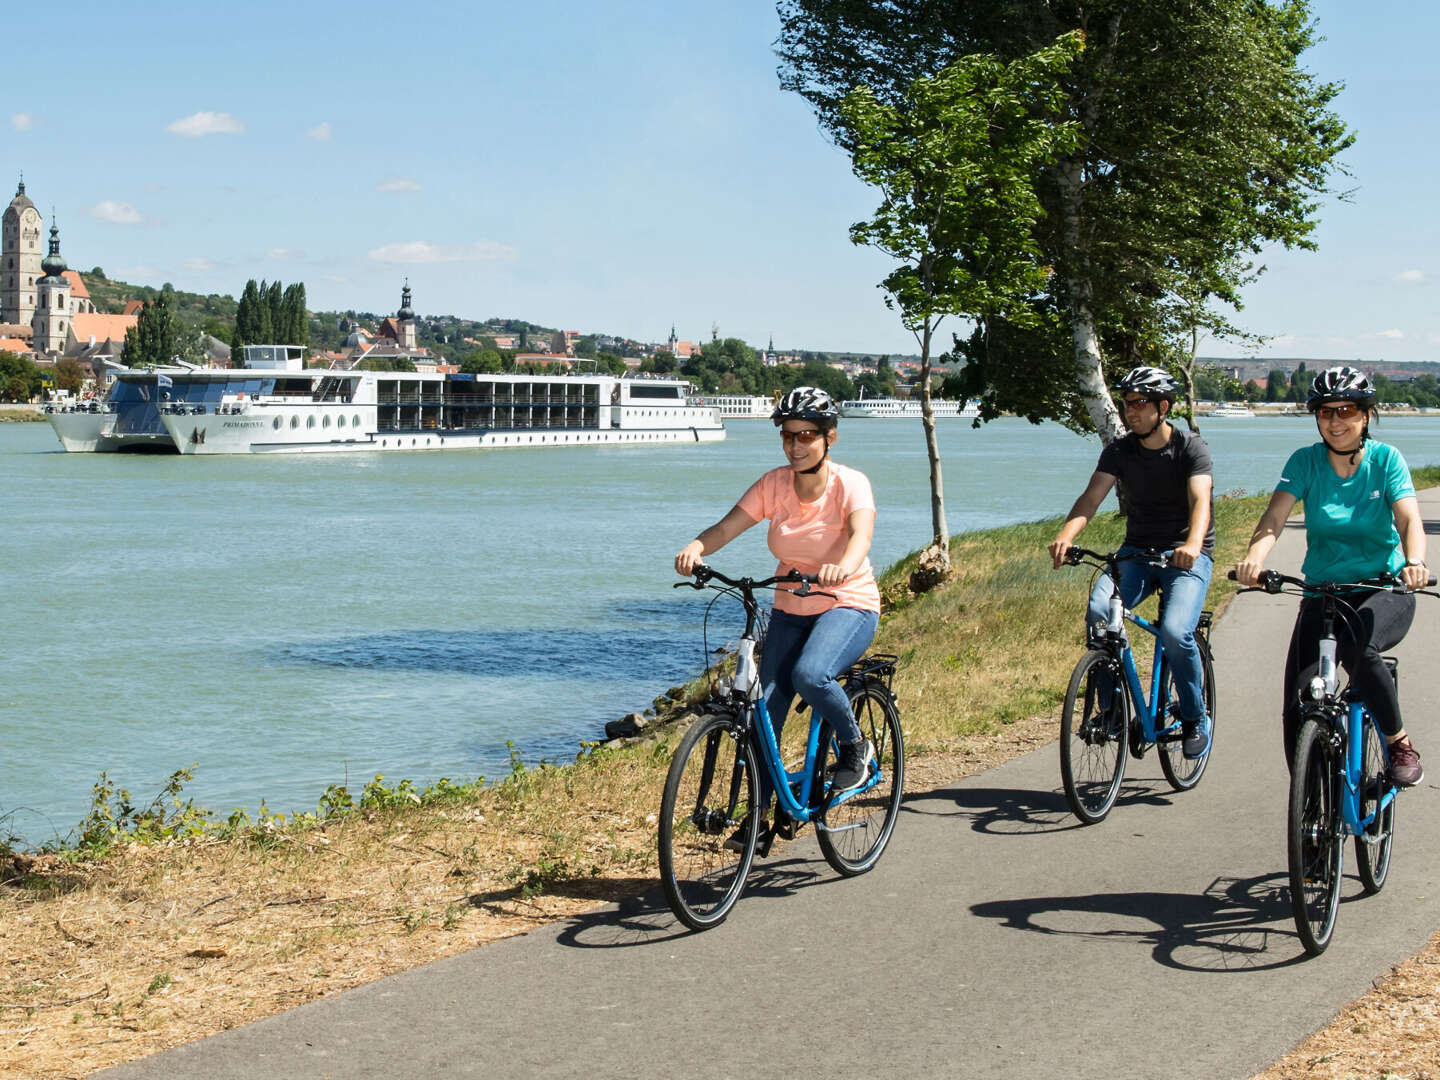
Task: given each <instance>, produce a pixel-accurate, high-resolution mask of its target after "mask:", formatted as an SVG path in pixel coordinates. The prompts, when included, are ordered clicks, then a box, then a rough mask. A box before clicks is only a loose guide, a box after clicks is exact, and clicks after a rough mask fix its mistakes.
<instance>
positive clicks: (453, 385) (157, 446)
mask: <svg viewBox="0 0 1440 1080" xmlns="http://www.w3.org/2000/svg"><path fill="white" fill-rule="evenodd" d="M244 356H245V360H246V364H247V366H246V367H244V368H200V367H193V366H181V367H164V368H153V369H146V370H141V369H135V370H130V369H122V370H121V371H119V372H118V373H117V374H116V376H115V381H114V383H113V384H112V386H111V389H110V393H109V395H108V397H107V398H106V399H105V400H104V401H100V402H92V403H86V404H85V405H84V406H82V407H75V408H70V409H61V408H59V407H57V408H56V409H55V410H54V411H52V412H50V413H48V414H47V416H46V419H47V420H49V421H50V425H51V427H52V428H53V429H54V430H55V433H56V435H57V436H58V437H59V439H60V442H61V445H62V446H64V447H65V449H66V450H70V451H77V452H84V451H116V450H122V451H123V450H161V451H165V452H168V453H175V452H179V453H182V454H266V453H291V454H294V453H334V452H338V451H347V450H359V451H390V450H456V449H467V448H491V447H519V446H586V445H590V446H595V445H645V444H655V443H693V442H717V441H719V440H721V439H724V438H725V425H724V423H723V421H722V420H721V418H720V413H719V410H718V409H716V408H714V407H712V406H706V405H704V404H702V403H701V402H700V399H699V398H698V397H696V396H694V395H692V394H691V392H690V385H689V384H688V383H686V382H683V381H681V380H678V379H648V378H642V379H630V378H625V379H620V378H616V377H615V376H613V375H465V374H444V373H422V372H381V371H338V370H331V369H326V368H305V367H304V366H303V365H304V350H303V349H301V348H299V347H298V346H285V345H247V346H245V347H244Z"/></svg>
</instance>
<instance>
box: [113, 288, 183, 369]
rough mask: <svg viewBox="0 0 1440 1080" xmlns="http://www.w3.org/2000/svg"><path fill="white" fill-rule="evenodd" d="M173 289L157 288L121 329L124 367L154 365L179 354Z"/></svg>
mask: <svg viewBox="0 0 1440 1080" xmlns="http://www.w3.org/2000/svg"><path fill="white" fill-rule="evenodd" d="M173 292H174V290H173V289H161V290H160V291H159V292H158V293H156V294H155V295H154V296H153V297H152V298H151V299H149V300H147V301H146V302H145V306H144V307H143V308H141V309H140V315H139V317H138V319H137V320H136V322H135V325H134V326H132V327H131V328H130V329H129V330H127V331H125V364H126V365H127V366H128V367H132V368H136V367H157V366H159V365H161V364H169V363H171V362H172V361H173V359H174V358H175V357H176V356H177V355H179V352H180V349H179V345H180V326H179V324H178V323H177V322H176V320H175V315H174V312H173V311H172V310H171V307H170V304H171V297H172V294H173Z"/></svg>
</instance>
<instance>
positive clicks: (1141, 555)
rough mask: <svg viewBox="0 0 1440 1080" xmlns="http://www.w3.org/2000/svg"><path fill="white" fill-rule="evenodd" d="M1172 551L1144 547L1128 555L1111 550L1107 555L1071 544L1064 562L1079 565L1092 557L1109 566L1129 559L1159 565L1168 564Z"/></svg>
mask: <svg viewBox="0 0 1440 1080" xmlns="http://www.w3.org/2000/svg"><path fill="white" fill-rule="evenodd" d="M1172 554H1173V552H1170V551H1161V550H1160V549H1158V548H1146V549H1145V550H1144V551H1132V552H1131V553H1130V554H1129V555H1121V554H1120V553H1119V552H1117V551H1112V552H1110V553H1109V554H1108V555H1107V554H1106V553H1105V552H1103V551H1091V550H1090V549H1089V548H1082V547H1077V546H1075V545H1073V544H1072V545H1071V546H1070V547H1069V548H1067V549H1066V551H1065V562H1066V564H1067V565H1069V566H1079V565H1080V561H1081V560H1082V559H1086V558H1089V559H1094V560H1095V561H1096V562H1101V563H1104V564H1105V565H1106V566H1109V565H1110V563H1111V562H1112V561H1114V562H1117V563H1118V562H1126V561H1128V560H1130V559H1151V560H1153V561H1155V562H1157V563H1160V564H1161V565H1168V564H1169V562H1170V556H1171V555H1172Z"/></svg>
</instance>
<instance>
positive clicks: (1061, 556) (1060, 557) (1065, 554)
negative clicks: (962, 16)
mask: <svg viewBox="0 0 1440 1080" xmlns="http://www.w3.org/2000/svg"><path fill="white" fill-rule="evenodd" d="M1073 547H1074V545H1073V544H1071V543H1070V541H1069V540H1051V541H1050V561H1051V562H1052V563H1053V564H1054V566H1053V567H1052V569H1055V570H1059V569H1060V567H1062V566H1064V565H1065V564H1066V563H1067V562H1071V561H1072V560H1071V559H1070V558H1069V555H1070V551H1071V549H1072V548H1073Z"/></svg>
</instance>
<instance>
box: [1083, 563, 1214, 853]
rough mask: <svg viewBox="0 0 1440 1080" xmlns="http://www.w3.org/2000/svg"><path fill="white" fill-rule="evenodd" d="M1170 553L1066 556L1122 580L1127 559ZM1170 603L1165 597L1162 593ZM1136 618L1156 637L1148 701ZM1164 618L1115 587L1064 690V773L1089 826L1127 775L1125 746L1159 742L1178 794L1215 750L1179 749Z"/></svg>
mask: <svg viewBox="0 0 1440 1080" xmlns="http://www.w3.org/2000/svg"><path fill="white" fill-rule="evenodd" d="M1168 554H1169V553H1168V552H1158V551H1145V552H1136V553H1134V554H1131V555H1120V554H1119V553H1116V552H1111V553H1110V554H1102V553H1100V552H1098V551H1088V550H1086V549H1085V548H1079V547H1072V548H1071V549H1070V550H1069V551H1068V552H1067V553H1066V556H1065V561H1066V562H1068V563H1069V564H1070V565H1072V566H1078V565H1082V564H1083V565H1087V566H1094V567H1095V568H1096V570H1097V571H1098V572H1099V573H1102V574H1108V575H1110V579H1111V581H1115V582H1118V581H1119V565H1120V563H1121V562H1123V561H1124V560H1126V559H1150V560H1152V561H1161V560H1163V559H1164V558H1165V557H1167V556H1168ZM1160 602H1161V604H1162V605H1163V604H1164V602H1165V601H1164V597H1163V596H1162V597H1161V600H1160ZM1210 619H1211V614H1210V612H1208V611H1202V612H1201V613H1200V621H1199V624H1198V625H1197V626H1196V628H1195V643H1196V645H1197V646H1199V649H1200V662H1201V667H1202V669H1203V672H1204V695H1205V708H1206V709H1207V710H1208V711H1209V714H1210V723H1211V729H1210V748H1211V749H1213V748H1214V745H1215V729H1214V723H1215V665H1214V662H1213V660H1212V658H1211V654H1210ZM1126 622H1130V623H1133V624H1134V625H1135V626H1138V627H1139V628H1140V629H1141V630H1144V631H1145V632H1146V633H1148V634H1150V635H1152V636H1153V637H1154V638H1155V656H1154V662H1153V663H1152V665H1151V669H1150V695H1149V697H1148V699H1147V697H1146V695H1145V687H1144V686H1143V685H1142V684H1141V680H1140V672H1139V670H1138V669H1137V668H1136V666H1135V654H1134V651H1133V650H1132V649H1131V647H1130V638H1129V635H1128V634H1127V633H1126V630H1125V623H1126ZM1159 622H1160V619H1159V616H1157V617H1156V619H1155V622H1153V623H1152V622H1150V621H1149V620H1148V619H1144V618H1142V617H1141V616H1139V615H1136V614H1135V613H1134V612H1133V611H1130V610H1128V609H1127V608H1126V607H1125V606H1124V604H1122V603H1121V601H1120V591H1119V589H1118V588H1117V589H1116V590H1115V591H1114V592H1113V593H1112V594H1111V597H1110V612H1109V619H1108V620H1107V621H1106V623H1105V625H1103V626H1095V627H1091V628H1090V629H1089V631H1088V633H1087V645H1088V646H1089V648H1088V651H1087V652H1086V653H1085V655H1084V656H1082V657H1081V658H1080V662H1079V663H1078V664H1076V665H1075V671H1074V672H1073V673H1072V674H1071V676H1070V685H1069V687H1068V688H1067V689H1066V691H1065V708H1064V711H1063V713H1062V714H1061V718H1060V777H1061V779H1062V780H1063V781H1064V784H1065V798H1066V801H1068V802H1069V803H1070V809H1071V810H1073V811H1074V812H1075V816H1076V817H1078V818H1079V819H1080V820H1081V821H1082V822H1084V823H1085V824H1086V825H1093V824H1095V823H1096V822H1098V821H1103V820H1104V819H1105V815H1106V814H1108V813H1110V808H1111V807H1112V806H1114V805H1115V800H1116V799H1117V798H1118V797H1119V795H1120V785H1121V784H1122V783H1123V782H1124V780H1125V760H1126V757H1127V755H1126V750H1127V749H1128V750H1129V752H1130V755H1131V756H1134V757H1136V758H1141V757H1144V756H1145V754H1146V752H1147V751H1148V750H1149V749H1150V747H1152V746H1156V747H1159V752H1160V769H1161V771H1162V772H1164V774H1165V779H1166V780H1168V781H1169V782H1170V786H1171V787H1173V788H1174V789H1175V790H1176V791H1188V790H1189V789H1190V788H1193V787H1194V786H1195V785H1196V784H1198V783H1199V782H1200V778H1201V776H1203V775H1204V774H1205V766H1206V765H1207V764H1209V761H1210V750H1209V749H1207V750H1206V751H1205V753H1204V754H1203V755H1202V756H1200V757H1198V758H1187V757H1186V756H1185V753H1184V750H1183V748H1182V746H1181V744H1182V742H1183V740H1184V736H1183V733H1182V732H1181V728H1180V718H1179V717H1178V716H1176V715H1174V701H1175V690H1174V679H1173V677H1172V676H1171V672H1170V664H1169V661H1168V660H1167V658H1166V656H1165V650H1164V648H1163V646H1162V645H1161V643H1160V636H1159V635H1160V630H1159V625H1158V624H1159Z"/></svg>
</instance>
